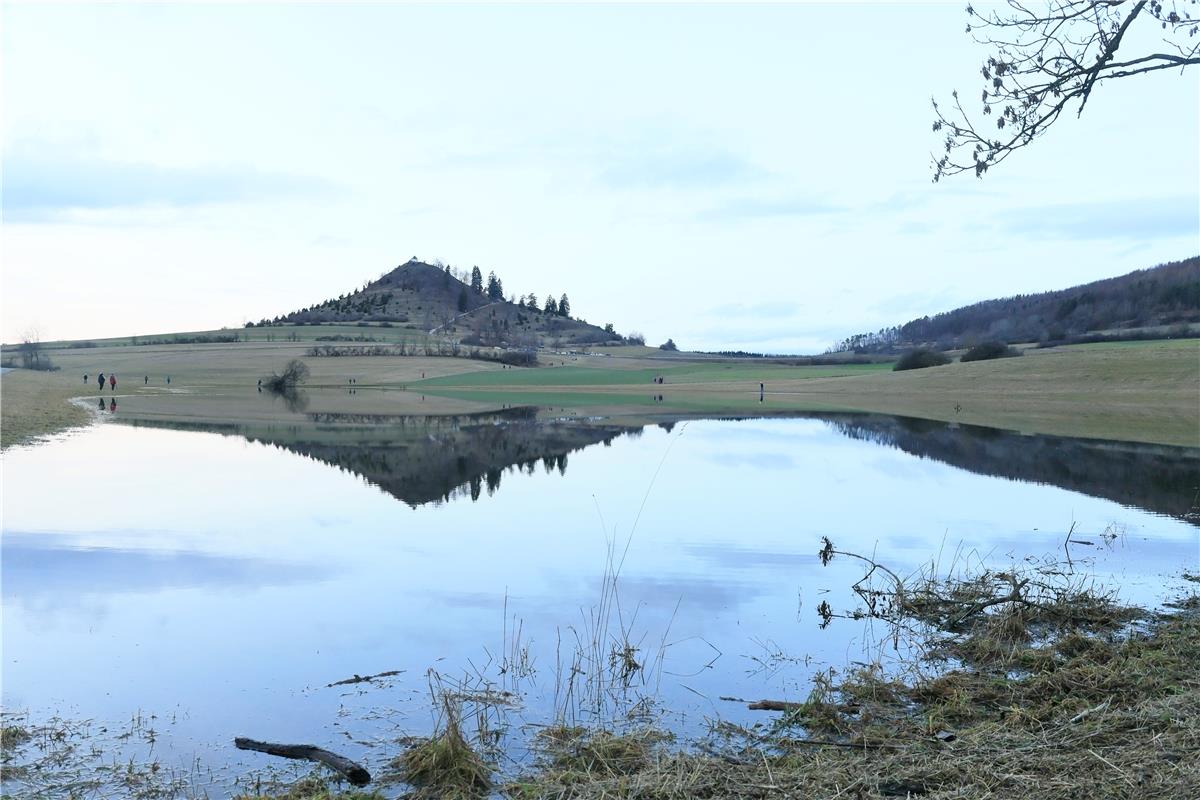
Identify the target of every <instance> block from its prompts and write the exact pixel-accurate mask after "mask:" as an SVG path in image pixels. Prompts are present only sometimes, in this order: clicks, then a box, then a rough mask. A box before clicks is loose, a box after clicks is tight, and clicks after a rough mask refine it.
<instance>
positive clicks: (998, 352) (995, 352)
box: [959, 342, 1021, 361]
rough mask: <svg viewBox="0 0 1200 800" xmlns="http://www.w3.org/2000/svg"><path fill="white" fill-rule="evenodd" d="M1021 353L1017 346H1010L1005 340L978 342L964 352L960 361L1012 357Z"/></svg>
mask: <svg viewBox="0 0 1200 800" xmlns="http://www.w3.org/2000/svg"><path fill="white" fill-rule="evenodd" d="M1019 355H1021V351H1020V350H1018V349H1016V348H1015V347H1009V346H1008V345H1006V344H1004V342H984V343H983V344H977V345H975V346H974V347H972V348H971V349H970V350H968V351H967V352H965V353H963V356H962V358H960V359H959V361H988V360H990V359H993V358H1012V357H1013V356H1019Z"/></svg>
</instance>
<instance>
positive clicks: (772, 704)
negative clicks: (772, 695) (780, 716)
mask: <svg viewBox="0 0 1200 800" xmlns="http://www.w3.org/2000/svg"><path fill="white" fill-rule="evenodd" d="M749 708H750V710H751V711H795V710H796V709H798V708H804V703H790V702H788V701H787V700H759V701H758V702H757V703H751V704H750V706H749Z"/></svg>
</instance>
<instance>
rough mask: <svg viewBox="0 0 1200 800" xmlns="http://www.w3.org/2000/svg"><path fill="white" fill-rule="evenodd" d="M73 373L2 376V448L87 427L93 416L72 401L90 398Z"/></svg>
mask: <svg viewBox="0 0 1200 800" xmlns="http://www.w3.org/2000/svg"><path fill="white" fill-rule="evenodd" d="M94 389H95V386H94V385H86V386H85V385H84V383H83V376H82V374H81V375H75V374H74V373H73V372H71V373H67V372H63V371H60V372H33V371H30V370H25V369H16V370H12V371H11V372H6V373H4V375H3V376H0V448H7V447H10V446H12V445H15V444H25V443H29V442H33V441H36V440H37V439H39V438H41V437H44V436H48V435H50V434H54V433H59V432H61V431H65V430H68V429H70V428H74V427H78V426H81V425H86V424H87V423H88V421H89V420H90V419H91V416H90V415H89V413H88V412H87V410H86V409H84V408H80V407H79V406H77V405H74V404H73V403H71V402H70V399H71V398H72V397H80V396H86V395H88V392H89V390H94Z"/></svg>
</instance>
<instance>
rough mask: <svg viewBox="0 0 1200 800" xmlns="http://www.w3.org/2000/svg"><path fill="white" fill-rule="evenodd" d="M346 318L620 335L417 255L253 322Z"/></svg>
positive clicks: (553, 337) (488, 336) (509, 343)
mask: <svg viewBox="0 0 1200 800" xmlns="http://www.w3.org/2000/svg"><path fill="white" fill-rule="evenodd" d="M496 294H498V293H496ZM564 299H565V295H564ZM347 323H349V324H355V323H379V324H387V325H391V326H395V327H401V328H409V329H413V330H417V331H421V332H423V333H431V334H436V335H438V336H442V337H446V338H451V339H454V340H457V341H461V342H463V343H464V344H468V345H484V346H505V347H538V346H552V347H560V346H561V347H571V346H576V345H585V344H601V343H613V344H620V343H622V342H623V339H622V337H621V336H620V335H618V334H617V333H615V332H614V331H613V330H611V328H609V329H603V328H599V327H597V326H595V325H590V324H588V323H587V322H584V321H582V320H578V319H573V318H572V317H570V316H569V315H567V314H563V313H561V312H559V311H556V310H544V309H541V308H538V307H537V306H536V303H535V302H534V301H533V298H530V299H529V300H528V301H526V302H510V301H508V300H505V299H504V298H503V296H492V297H489V295H488V293H487V292H486V291H481V290H478V289H473V288H472V287H471V286H470V285H469V284H467V283H464V282H463V281H462V280H460V279H459V278H458V277H457V276H456V275H455V274H454V273H453V271H452V270H451V269H450V268H448V267H441V266H435V265H433V264H426V263H424V262H422V261H417V260H416V259H412V260H410V261H408V262H406V263H404V264H401V265H400V266H399V267H396V269H394V270H392V271H391V272H388V273H386V274H385V275H383V276H382V277H380V278H379V279H378V280H376V281H372V282H370V283H368V284H366V285H365V286H364V287H363V288H361V289H358V290H357V291H353V292H350V293H349V294H344V295H342V296H340V297H336V298H331V299H329V300H326V301H324V302H322V303H317V304H316V305H313V306H310V307H308V308H302V309H300V310H298V311H293V312H291V313H290V314H284V315H281V316H279V317H275V318H274V319H270V320H267V319H264V320H262V321H261V322H259V323H257V325H284V324H292V325H331V324H342V325H345V324H347Z"/></svg>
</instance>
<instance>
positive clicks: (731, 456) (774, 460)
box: [708, 453, 796, 470]
mask: <svg viewBox="0 0 1200 800" xmlns="http://www.w3.org/2000/svg"><path fill="white" fill-rule="evenodd" d="M708 460H709V461H711V462H712V463H714V464H719V465H721V466H722V467H754V468H756V469H767V470H782V469H795V468H796V461H795V459H793V458H792V457H791V456H789V455H788V454H787V453H711V454H710V455H709V456H708Z"/></svg>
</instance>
